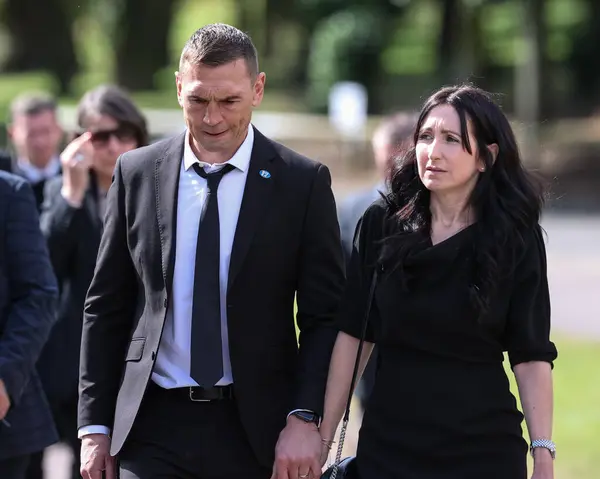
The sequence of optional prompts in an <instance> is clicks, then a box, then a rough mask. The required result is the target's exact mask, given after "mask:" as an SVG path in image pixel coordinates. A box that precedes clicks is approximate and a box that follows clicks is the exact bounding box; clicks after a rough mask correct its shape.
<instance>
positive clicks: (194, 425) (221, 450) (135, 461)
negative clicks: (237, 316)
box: [119, 383, 272, 479]
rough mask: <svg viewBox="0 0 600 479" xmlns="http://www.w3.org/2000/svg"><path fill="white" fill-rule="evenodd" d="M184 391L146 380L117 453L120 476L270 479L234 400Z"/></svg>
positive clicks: (130, 478)
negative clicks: (193, 396) (197, 397)
mask: <svg viewBox="0 0 600 479" xmlns="http://www.w3.org/2000/svg"><path fill="white" fill-rule="evenodd" d="M187 391H188V390H187V389H176V390H165V389H162V388H159V387H158V386H156V385H155V384H154V383H151V384H150V386H149V387H148V391H147V392H146V394H145V396H144V399H143V401H142V405H141V407H140V411H139V413H138V416H137V417H136V420H135V422H134V425H133V428H132V431H131V433H130V434H129V436H128V438H127V440H126V441H125V446H124V447H123V449H122V450H121V453H120V454H119V464H120V479H158V478H164V479H167V478H169V479H179V478H181V479H238V478H239V479H242V478H243V479H269V477H270V476H271V472H272V471H271V468H266V467H264V466H261V465H260V464H259V463H258V460H257V459H256V456H255V455H254V453H253V451H252V449H251V447H250V444H249V442H248V439H247V436H246V433H245V431H244V429H243V428H242V424H241V422H240V418H239V414H238V410H237V405H236V402H235V399H225V400H220V401H212V402H192V401H191V400H190V399H189V395H188V394H187Z"/></svg>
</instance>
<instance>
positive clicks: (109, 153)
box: [87, 115, 139, 176]
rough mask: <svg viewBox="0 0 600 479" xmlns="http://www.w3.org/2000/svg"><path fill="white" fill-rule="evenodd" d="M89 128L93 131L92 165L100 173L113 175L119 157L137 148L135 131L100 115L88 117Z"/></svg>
mask: <svg viewBox="0 0 600 479" xmlns="http://www.w3.org/2000/svg"><path fill="white" fill-rule="evenodd" d="M87 126H88V128H87V130H88V131H90V132H91V133H92V140H91V144H92V165H93V168H94V170H95V171H96V172H97V173H98V174H100V175H108V176H112V174H113V170H114V168H115V165H116V163H117V159H118V158H119V156H120V155H122V154H123V153H126V152H128V151H130V150H134V149H135V148H137V147H138V146H139V145H138V142H137V139H136V136H135V131H134V130H133V129H132V128H131V127H128V126H125V125H119V123H118V122H117V121H116V120H115V119H114V118H112V117H110V116H107V115H100V116H97V117H92V118H90V119H88V125H87Z"/></svg>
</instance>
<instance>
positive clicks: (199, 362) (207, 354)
mask: <svg viewBox="0 0 600 479" xmlns="http://www.w3.org/2000/svg"><path fill="white" fill-rule="evenodd" d="M233 169H234V167H233V166H232V165H230V164H227V165H225V166H224V167H223V168H221V169H220V170H219V171H216V172H215V173H210V174H209V173H206V171H204V169H203V168H202V167H201V166H200V165H199V164H198V163H196V164H194V170H195V171H196V173H198V174H199V175H200V176H202V177H203V178H206V183H207V185H208V190H207V197H206V201H205V202H204V208H203V209H202V214H201V215H200V225H199V227H198V242H197V243H196V268H195V272H194V299H193V306H192V351H191V365H190V374H191V376H192V378H193V379H194V380H195V381H196V382H197V383H198V384H199V385H200V386H202V387H212V386H214V385H215V384H216V383H217V382H218V381H219V380H220V379H221V378H222V377H223V347H222V344H221V294H220V291H221V290H220V281H219V264H220V251H219V250H220V248H219V246H220V234H219V203H218V199H217V189H218V188H219V183H220V182H221V179H222V178H223V175H225V174H226V173H228V172H230V171H231V170H233Z"/></svg>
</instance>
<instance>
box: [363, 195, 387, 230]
mask: <svg viewBox="0 0 600 479" xmlns="http://www.w3.org/2000/svg"><path fill="white" fill-rule="evenodd" d="M391 220H392V218H391V216H390V210H389V205H388V202H387V200H386V199H385V198H384V197H381V198H378V199H376V200H375V201H374V202H373V203H371V205H370V206H369V207H368V208H367V209H366V210H365V212H364V213H363V215H362V218H361V220H360V229H361V230H363V231H364V232H365V234H367V235H368V236H369V237H371V238H374V237H381V236H382V235H383V232H384V229H385V226H386V224H388V222H390V221H391Z"/></svg>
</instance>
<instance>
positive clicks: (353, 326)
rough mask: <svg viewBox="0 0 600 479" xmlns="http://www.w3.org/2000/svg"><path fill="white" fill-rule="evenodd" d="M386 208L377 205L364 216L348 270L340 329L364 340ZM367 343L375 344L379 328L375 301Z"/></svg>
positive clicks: (355, 238)
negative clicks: (362, 337) (362, 334)
mask: <svg viewBox="0 0 600 479" xmlns="http://www.w3.org/2000/svg"><path fill="white" fill-rule="evenodd" d="M383 221H384V216H383V206H381V204H380V203H375V204H374V205H372V206H371V207H369V209H367V211H366V212H365V214H364V215H363V216H362V218H361V219H360V221H359V222H358V225H357V227H356V231H355V233H354V242H353V246H352V255H351V257H350V263H349V265H348V271H347V281H346V288H345V291H344V295H343V299H342V305H341V308H340V314H339V316H338V327H339V329H340V330H341V331H343V332H345V333H347V334H349V335H350V336H354V337H355V338H360V336H361V332H362V329H363V322H364V319H365V314H366V312H367V308H368V307H369V304H368V301H369V292H370V289H371V284H372V279H373V274H374V273H375V270H376V269H378V266H377V264H378V258H379V245H380V240H381V238H382V236H383ZM370 308H371V309H370V314H369V320H368V321H369V323H368V326H367V331H366V335H365V340H366V341H368V342H370V343H374V342H376V341H375V336H376V334H375V331H376V330H377V327H378V325H379V322H380V320H379V312H378V310H377V305H376V304H375V301H372V303H371V306H370Z"/></svg>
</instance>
